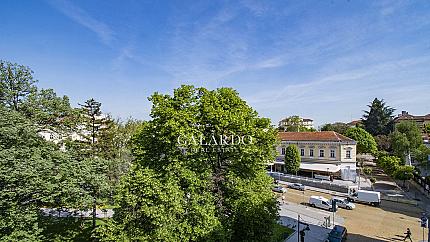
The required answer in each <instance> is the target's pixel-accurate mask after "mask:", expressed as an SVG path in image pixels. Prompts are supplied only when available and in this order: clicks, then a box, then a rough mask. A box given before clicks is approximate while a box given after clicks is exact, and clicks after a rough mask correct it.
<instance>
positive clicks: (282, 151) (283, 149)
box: [281, 147, 285, 155]
mask: <svg viewBox="0 0 430 242" xmlns="http://www.w3.org/2000/svg"><path fill="white" fill-rule="evenodd" d="M281 155H285V147H282V150H281Z"/></svg>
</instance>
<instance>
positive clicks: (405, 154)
mask: <svg viewBox="0 0 430 242" xmlns="http://www.w3.org/2000/svg"><path fill="white" fill-rule="evenodd" d="M368 107H369V110H368V111H365V113H364V115H363V118H362V119H361V122H358V123H357V124H356V127H350V125H348V124H345V123H339V122H338V123H334V124H325V125H323V126H322V128H321V130H333V131H336V132H338V133H340V134H344V135H346V136H348V137H350V138H353V139H354V140H356V141H357V151H358V153H371V154H374V155H376V156H378V157H379V158H380V160H381V161H380V162H379V164H380V165H381V167H382V168H384V170H386V172H387V173H388V174H390V175H393V176H395V177H397V178H399V179H402V180H404V178H407V179H410V177H411V176H412V171H413V169H412V168H411V167H405V166H404V165H405V162H406V161H407V160H409V159H410V157H411V156H412V159H415V160H416V161H419V162H421V163H422V164H426V163H427V159H428V155H430V149H429V148H428V147H427V146H425V145H424V144H423V139H422V135H421V133H422V130H421V129H420V128H419V127H418V126H417V124H416V123H415V122H412V121H402V122H400V123H397V124H395V122H394V115H393V114H394V111H395V109H394V108H392V107H390V106H388V105H386V103H385V102H384V101H383V100H382V99H381V100H380V99H377V98H375V99H374V100H373V101H372V103H371V104H370V105H368ZM389 155H392V156H389ZM387 160H388V161H390V162H387ZM394 164H397V165H394ZM393 169H394V170H393ZM406 173H407V175H404V174H406ZM396 174H397V175H396Z"/></svg>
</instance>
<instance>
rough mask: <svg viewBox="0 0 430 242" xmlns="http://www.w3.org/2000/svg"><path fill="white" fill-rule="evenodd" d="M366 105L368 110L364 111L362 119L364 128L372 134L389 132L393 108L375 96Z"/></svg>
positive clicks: (391, 124) (391, 127) (391, 126)
mask: <svg viewBox="0 0 430 242" xmlns="http://www.w3.org/2000/svg"><path fill="white" fill-rule="evenodd" d="M368 107H369V108H370V110H369V111H365V114H364V115H363V119H362V120H363V124H364V129H365V130H366V131H367V132H369V133H370V134H372V135H373V136H376V135H381V134H382V135H387V134H389V133H390V132H391V131H392V130H393V125H394V122H393V113H394V110H395V109H394V108H391V107H389V106H387V105H386V104H385V102H384V100H383V99H381V100H379V99H377V98H375V99H374V100H373V102H372V103H371V104H370V105H368Z"/></svg>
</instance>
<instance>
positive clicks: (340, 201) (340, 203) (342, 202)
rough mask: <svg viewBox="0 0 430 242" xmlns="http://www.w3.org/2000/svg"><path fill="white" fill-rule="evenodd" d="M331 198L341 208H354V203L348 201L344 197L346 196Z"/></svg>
mask: <svg viewBox="0 0 430 242" xmlns="http://www.w3.org/2000/svg"><path fill="white" fill-rule="evenodd" d="M331 200H332V201H333V200H334V201H336V204H337V206H339V207H341V208H345V209H348V210H351V209H354V208H355V204H354V203H352V202H349V201H348V199H346V198H340V197H333V198H332V199H331Z"/></svg>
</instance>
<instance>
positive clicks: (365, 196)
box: [348, 190, 381, 206]
mask: <svg viewBox="0 0 430 242" xmlns="http://www.w3.org/2000/svg"><path fill="white" fill-rule="evenodd" d="M348 200H349V201H353V202H361V203H367V204H371V205H373V206H379V205H380V204H381V193H380V192H374V191H366V190H358V191H356V192H352V193H350V195H349V196H348Z"/></svg>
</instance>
